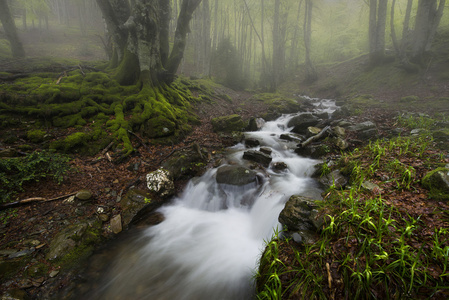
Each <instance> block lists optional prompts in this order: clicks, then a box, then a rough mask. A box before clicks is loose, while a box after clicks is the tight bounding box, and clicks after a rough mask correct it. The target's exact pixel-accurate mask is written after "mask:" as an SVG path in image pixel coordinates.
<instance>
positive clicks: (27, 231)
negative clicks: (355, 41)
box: [0, 37, 449, 295]
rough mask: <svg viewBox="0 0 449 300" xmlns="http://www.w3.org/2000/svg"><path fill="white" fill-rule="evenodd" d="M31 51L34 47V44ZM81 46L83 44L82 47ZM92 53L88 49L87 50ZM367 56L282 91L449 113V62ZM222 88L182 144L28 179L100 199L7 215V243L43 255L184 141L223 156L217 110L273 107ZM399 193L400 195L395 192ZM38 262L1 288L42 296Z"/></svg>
mask: <svg viewBox="0 0 449 300" xmlns="http://www.w3.org/2000/svg"><path fill="white" fill-rule="evenodd" d="M61 38H62V37H61ZM96 49H97V48H96ZM30 50H31V48H30V49H28V51H30ZM82 50H83V49H79V51H80V52H82ZM89 51H90V50H89ZM87 52H88V51H87V50H86V52H85V53H84V54H86V53H87ZM95 53H97V52H96V51H95ZM36 54H38V53H36ZM81 54H82V53H81ZM95 55H96V54H94V56H95ZM99 55H100V54H99ZM81 56H82V55H81ZM448 57H449V56H448ZM365 62H366V57H360V58H358V59H354V60H352V61H349V62H347V63H346V64H341V65H335V66H326V67H320V68H319V74H320V79H319V80H318V81H317V82H315V83H314V84H312V85H309V84H305V83H304V82H302V81H301V80H291V81H289V82H288V83H286V84H285V85H284V86H282V87H281V93H283V94H285V95H287V96H291V95H292V94H304V95H306V94H309V95H312V96H320V97H328V98H340V99H345V100H347V101H353V104H354V105H355V106H356V107H358V110H357V114H356V115H355V116H354V118H355V119H357V120H368V119H369V120H374V121H375V122H376V123H378V124H387V125H389V126H395V124H394V121H393V118H392V116H396V115H397V114H398V112H399V111H415V112H420V113H428V114H429V115H432V116H435V115H438V114H447V113H449V105H448V103H449V102H448V99H447V96H448V95H449V77H446V76H447V75H446V74H445V73H444V72H445V71H444V70H445V69H444V68H443V69H439V68H440V67H441V66H438V65H434V68H429V69H427V70H426V72H425V73H424V74H423V75H422V76H419V77H417V76H413V75H407V74H405V75H404V73H403V72H402V71H401V70H398V69H397V68H395V67H394V66H392V65H391V64H389V65H385V66H379V67H378V68H377V69H376V70H374V71H371V72H365V70H366V67H365V66H366V64H365ZM447 69H449V68H447ZM386 74H387V75H386ZM298 78H301V76H299V77H298ZM218 89H219V91H217V94H226V95H229V96H230V97H231V99H232V101H231V102H229V101H225V100H220V99H215V100H214V103H213V104H208V105H204V104H201V106H200V107H196V113H197V114H198V117H199V118H200V120H201V125H199V126H196V127H195V128H194V130H193V132H192V133H191V134H190V135H188V136H187V137H186V138H185V140H184V141H182V142H180V143H179V144H175V145H171V146H163V145H154V146H151V147H150V148H149V149H146V148H145V147H143V146H142V145H140V142H139V140H138V139H134V140H133V141H132V142H133V143H134V145H135V146H136V148H137V151H136V154H135V155H133V156H132V157H131V158H130V160H128V161H127V162H126V163H122V164H114V163H112V162H110V161H108V160H107V159H106V158H105V157H103V156H99V155H96V156H92V157H86V156H77V155H74V156H73V157H72V160H71V165H72V166H73V168H74V170H76V171H71V172H69V173H68V174H66V175H65V176H64V181H63V182H62V183H61V184H57V183H55V182H54V181H52V180H50V179H42V180H41V181H39V182H36V183H33V184H30V185H27V186H26V187H25V191H24V192H22V193H20V194H18V195H17V198H19V199H26V198H31V197H43V198H54V197H58V196H61V195H66V194H70V193H73V192H76V191H78V190H81V189H89V190H91V191H92V192H93V199H94V200H93V201H92V202H90V203H89V204H88V205H84V206H82V207H76V206H73V205H67V204H65V203H63V201H59V200H57V201H52V202H42V203H36V204H31V205H27V206H23V207H19V208H15V209H12V210H8V211H7V212H6V213H5V212H3V213H1V214H0V234H1V245H0V246H1V248H2V249H5V248H14V249H21V248H25V247H26V246H27V245H28V243H30V240H33V239H38V240H39V241H38V242H39V243H38V246H37V247H36V251H37V252H42V253H43V252H44V251H45V249H46V248H47V247H48V244H49V243H50V241H51V239H52V238H53V237H54V236H55V234H57V233H58V232H59V231H60V230H61V229H62V228H63V227H64V226H66V224H67V223H64V222H62V221H63V220H68V221H69V223H71V224H73V223H76V222H78V221H79V220H83V219H88V218H90V217H92V216H94V215H95V214H96V213H97V212H96V209H97V207H99V206H102V207H107V208H108V210H110V211H115V212H116V213H118V212H120V209H121V208H120V205H119V203H118V202H117V201H116V199H117V195H119V194H121V193H123V192H124V191H126V190H128V189H129V188H130V187H131V186H136V187H138V188H145V184H144V182H145V180H143V178H144V176H145V175H146V174H147V173H148V172H150V171H154V170H156V169H158V168H159V166H160V165H161V163H162V162H163V161H164V160H165V159H166V158H168V157H169V156H170V154H171V153H173V151H174V150H176V149H181V148H183V147H186V146H187V145H189V144H191V143H192V142H195V143H198V144H199V145H200V146H201V147H203V148H206V149H207V150H208V151H209V152H210V153H212V154H213V155H220V151H221V150H222V149H223V148H224V147H226V146H229V145H230V144H229V141H228V140H226V139H223V138H222V137H220V136H219V135H218V134H217V133H214V132H213V130H212V126H211V123H210V120H211V119H212V118H214V117H217V116H223V115H229V114H233V113H236V107H239V111H238V113H239V114H241V115H242V117H243V118H244V119H249V118H250V117H257V116H259V115H261V114H262V113H263V112H265V111H266V110H267V109H268V106H264V105H262V104H261V103H259V102H258V103H252V102H250V101H247V100H248V99H250V97H251V96H252V93H250V92H245V91H233V90H231V89H228V88H225V87H219V88H218ZM360 94H365V95H366V94H369V95H371V96H372V97H365V98H363V99H368V100H363V99H361V98H360V97H357V95H360ZM412 95H414V96H417V97H419V99H420V100H419V101H416V102H413V104H412V105H410V103H406V102H401V99H402V98H403V97H405V96H412ZM11 135H13V136H16V137H19V139H18V141H17V142H16V143H15V144H14V145H12V146H13V147H18V146H20V143H22V142H24V141H23V139H22V138H21V137H23V136H25V135H26V133H25V131H24V129H23V128H17V129H14V128H12V129H8V132H1V134H0V136H1V138H0V146H1V145H3V144H4V138H5V137H8V136H11ZM139 145H140V147H139ZM8 147H9V146H8ZM35 147H36V148H35V149H36V150H40V146H39V145H35ZM133 164H139V165H140V166H141V167H140V168H139V169H138V170H137V171H134V170H131V171H130V170H129V168H128V167H129V166H130V165H133ZM184 185H185V181H179V182H176V190H177V192H180V191H181V190H182V189H183V187H184ZM397 197H401V196H400V195H397ZM408 209H410V210H413V206H409V207H408ZM109 234H110V235H111V236H112V233H110V232H109ZM42 257H43V255H41V256H39V255H37V256H36V258H37V260H42ZM35 263H36V262H35V261H32V262H30V263H29V264H28V265H23V266H20V268H21V271H20V272H19V273H18V276H16V277H14V278H12V279H8V280H7V281H6V282H3V284H2V285H1V286H0V292H2V291H4V290H6V289H11V288H22V289H26V290H27V292H28V293H29V294H30V295H33V294H36V293H37V291H38V290H39V289H41V288H42V286H44V285H45V281H46V280H48V279H49V278H48V277H47V276H42V277H38V278H33V280H29V279H28V278H25V277H22V275H24V274H26V273H27V272H28V271H27V270H28V269H30V266H32V265H33V264H35Z"/></svg>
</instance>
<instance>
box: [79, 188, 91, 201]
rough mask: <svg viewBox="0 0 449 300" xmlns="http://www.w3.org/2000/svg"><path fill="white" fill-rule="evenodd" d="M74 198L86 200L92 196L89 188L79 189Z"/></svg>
mask: <svg viewBox="0 0 449 300" xmlns="http://www.w3.org/2000/svg"><path fill="white" fill-rule="evenodd" d="M75 198H77V199H78V200H82V201H87V200H89V199H90V198H92V192H91V191H89V190H86V189H84V190H80V191H79V192H78V193H76V195H75Z"/></svg>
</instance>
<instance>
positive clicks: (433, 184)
mask: <svg viewBox="0 0 449 300" xmlns="http://www.w3.org/2000/svg"><path fill="white" fill-rule="evenodd" d="M422 185H423V186H424V187H425V188H427V189H428V190H429V191H430V196H431V197H432V198H434V199H436V200H446V201H449V169H447V168H438V169H436V170H433V171H430V172H429V173H427V174H426V176H424V178H423V179H422Z"/></svg>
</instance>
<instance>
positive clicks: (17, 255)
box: [8, 247, 35, 258]
mask: <svg viewBox="0 0 449 300" xmlns="http://www.w3.org/2000/svg"><path fill="white" fill-rule="evenodd" d="M34 250H35V248H34V247H31V248H29V249H25V250H22V251H18V252H15V253H12V254H10V255H9V256H8V258H17V257H22V256H27V255H29V254H31V253H33V252H34Z"/></svg>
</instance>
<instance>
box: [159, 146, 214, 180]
mask: <svg viewBox="0 0 449 300" xmlns="http://www.w3.org/2000/svg"><path fill="white" fill-rule="evenodd" d="M208 156H209V154H208V152H207V151H204V150H203V149H201V147H200V146H199V145H198V144H193V145H192V147H190V148H187V149H182V150H178V151H176V152H175V153H173V154H172V155H171V156H170V158H169V159H168V160H167V161H165V162H164V163H163V164H162V167H163V168H164V169H166V170H168V171H170V173H171V174H172V176H173V178H174V179H179V178H181V177H189V178H190V177H193V176H198V175H201V174H200V173H201V172H202V170H203V169H204V168H202V166H204V165H205V164H206V163H207V161H208Z"/></svg>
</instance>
